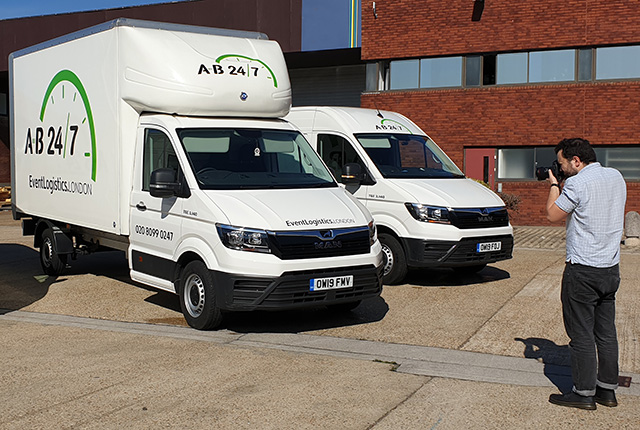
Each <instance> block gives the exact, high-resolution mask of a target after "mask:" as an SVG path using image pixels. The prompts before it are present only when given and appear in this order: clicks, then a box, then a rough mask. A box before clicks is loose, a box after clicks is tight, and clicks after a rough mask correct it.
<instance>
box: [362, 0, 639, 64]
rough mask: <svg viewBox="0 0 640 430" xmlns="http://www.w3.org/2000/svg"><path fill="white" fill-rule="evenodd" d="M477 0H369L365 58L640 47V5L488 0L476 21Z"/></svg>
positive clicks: (617, 0) (597, 0)
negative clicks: (374, 6)
mask: <svg viewBox="0 0 640 430" xmlns="http://www.w3.org/2000/svg"><path fill="white" fill-rule="evenodd" d="M474 3H475V2H474V1H472V0H448V1H446V2H445V1H442V0H377V1H376V13H377V18H375V17H374V14H373V5H372V2H370V1H363V2H362V58H363V59H385V58H400V57H419V56H431V55H453V54H468V53H474V52H492V51H509V50H514V51H519V50H529V49H542V48H557V47H572V48H573V47H577V46H589V45H604V44H620V43H638V42H639V41H640V23H639V21H638V17H639V16H640V2H638V1H629V0H563V1H559V0H536V1H523V0H517V1H514V0H487V1H485V2H484V9H483V12H482V15H481V18H480V20H478V21H472V19H471V18H472V14H473V9H474Z"/></svg>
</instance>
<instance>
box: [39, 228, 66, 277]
mask: <svg viewBox="0 0 640 430" xmlns="http://www.w3.org/2000/svg"><path fill="white" fill-rule="evenodd" d="M40 265H41V266H42V270H44V273H46V274H47V275H49V276H59V275H61V274H62V272H64V269H65V268H66V267H67V255H66V254H63V255H60V254H58V253H57V252H56V249H55V246H54V244H53V230H51V229H50V228H46V229H45V230H44V231H43V232H42V243H41V244H40Z"/></svg>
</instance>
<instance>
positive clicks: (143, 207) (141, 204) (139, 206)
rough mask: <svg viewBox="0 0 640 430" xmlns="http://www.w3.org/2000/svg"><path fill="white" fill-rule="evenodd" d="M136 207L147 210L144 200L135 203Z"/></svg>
mask: <svg viewBox="0 0 640 430" xmlns="http://www.w3.org/2000/svg"><path fill="white" fill-rule="evenodd" d="M136 208H137V209H138V210H139V211H143V212H144V211H146V210H147V205H145V204H144V202H140V203H138V204H137V205H136Z"/></svg>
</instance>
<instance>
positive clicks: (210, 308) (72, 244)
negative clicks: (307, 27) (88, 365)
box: [9, 19, 382, 329]
mask: <svg viewBox="0 0 640 430" xmlns="http://www.w3.org/2000/svg"><path fill="white" fill-rule="evenodd" d="M9 63H10V66H9V73H10V121H11V155H12V186H13V199H12V202H13V215H14V218H15V219H23V232H24V234H33V235H35V246H36V247H39V248H40V260H41V264H42V268H43V269H44V271H45V272H46V273H47V274H50V275H58V274H60V273H61V272H62V271H63V270H64V269H65V268H66V266H67V264H68V263H69V262H70V259H71V258H75V257H76V256H77V255H79V254H83V253H89V252H95V251H100V250H102V249H105V248H109V249H119V250H122V251H125V252H126V254H127V257H128V261H129V268H130V274H131V278H132V279H133V280H135V281H138V282H140V283H142V284H145V285H150V286H152V287H155V288H159V289H163V290H167V291H170V292H175V293H176V294H178V295H179V296H180V303H181V307H182V310H183V313H184V316H185V318H186V320H187V322H188V323H189V324H190V325H191V326H192V327H195V328H198V329H208V328H213V327H216V326H217V325H218V324H220V322H221V316H222V313H221V311H222V310H237V311H245V310H254V309H287V308H300V307H309V306H318V305H327V306H330V307H334V308H337V309H343V310H345V309H350V308H353V307H355V306H357V304H358V303H360V301H361V300H363V299H366V298H369V297H375V296H378V295H379V294H380V292H381V280H380V277H381V268H382V254H381V251H380V243H379V241H378V240H377V238H376V230H375V226H374V224H373V220H372V217H371V214H370V213H369V212H368V211H367V210H366V209H365V208H364V206H363V205H362V204H361V203H360V202H358V201H357V200H356V199H355V198H354V197H353V196H351V195H350V194H349V193H347V192H345V191H344V189H343V188H342V187H340V186H339V185H338V184H337V183H336V182H335V180H334V179H333V177H332V176H331V174H330V173H329V171H328V170H327V168H326V166H325V165H324V164H323V163H322V161H321V159H320V158H319V157H318V155H317V154H316V152H315V151H314V150H313V149H312V148H311V146H310V145H309V143H308V142H307V141H306V140H305V139H304V137H303V136H302V134H300V132H299V131H298V130H297V129H295V128H294V127H293V126H292V125H290V124H289V123H287V122H285V121H283V120H282V119H279V118H280V117H282V116H284V115H286V113H287V112H288V110H289V108H290V105H291V87H290V83H289V77H288V74H287V68H286V65H285V62H284V57H283V55H282V51H281V50H280V47H279V45H278V44H277V43H276V42H274V41H270V40H266V36H264V35H263V34H260V33H248V32H232V31H227V30H215V29H210V28H202V27H193V26H184V25H175V24H163V23H155V22H148V21H138V20H128V19H118V20H115V21H111V22H108V23H105V24H102V25H98V26H96V27H91V28H89V29H86V30H83V31H80V32H77V33H73V34H70V35H68V36H64V37H61V38H58V39H55V40H52V41H49V42H45V43H42V44H40V45H36V46H33V47H30V48H27V49H24V50H21V51H18V52H15V53H13V54H11V56H10V57H9Z"/></svg>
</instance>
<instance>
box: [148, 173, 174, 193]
mask: <svg viewBox="0 0 640 430" xmlns="http://www.w3.org/2000/svg"><path fill="white" fill-rule="evenodd" d="M180 189H181V186H180V184H179V183H178V180H177V178H176V171H175V169H167V168H164V169H157V170H154V171H153V172H151V181H150V182H149V193H150V194H151V196H152V197H172V196H175V195H178V194H179V193H180Z"/></svg>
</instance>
